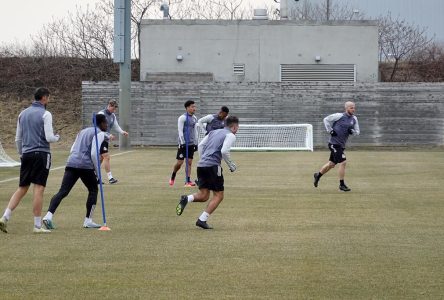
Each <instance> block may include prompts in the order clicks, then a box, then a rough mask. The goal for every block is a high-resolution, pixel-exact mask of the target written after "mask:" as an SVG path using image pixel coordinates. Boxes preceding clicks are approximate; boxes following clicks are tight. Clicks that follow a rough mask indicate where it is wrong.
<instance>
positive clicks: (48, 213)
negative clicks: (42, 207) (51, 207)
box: [43, 211, 53, 221]
mask: <svg viewBox="0 0 444 300" xmlns="http://www.w3.org/2000/svg"><path fill="white" fill-rule="evenodd" d="M52 216H53V214H52V212H50V211H48V212H47V213H46V215H45V216H44V217H43V219H44V220H50V221H52Z"/></svg>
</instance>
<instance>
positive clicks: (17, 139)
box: [15, 114, 22, 157]
mask: <svg viewBox="0 0 444 300" xmlns="http://www.w3.org/2000/svg"><path fill="white" fill-rule="evenodd" d="M20 116H21V114H20V115H19V117H18V118H17V129H16V130H15V145H16V147H17V152H18V154H19V155H20V157H21V156H22V130H21V128H20Z"/></svg>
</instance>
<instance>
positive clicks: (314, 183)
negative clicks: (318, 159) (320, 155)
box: [313, 173, 319, 187]
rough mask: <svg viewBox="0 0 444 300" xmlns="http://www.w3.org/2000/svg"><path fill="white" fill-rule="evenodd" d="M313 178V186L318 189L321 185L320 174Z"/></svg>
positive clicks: (315, 174)
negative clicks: (319, 184)
mask: <svg viewBox="0 0 444 300" xmlns="http://www.w3.org/2000/svg"><path fill="white" fill-rule="evenodd" d="M313 177H314V181H313V185H314V186H315V187H318V183H319V173H314V175H313Z"/></svg>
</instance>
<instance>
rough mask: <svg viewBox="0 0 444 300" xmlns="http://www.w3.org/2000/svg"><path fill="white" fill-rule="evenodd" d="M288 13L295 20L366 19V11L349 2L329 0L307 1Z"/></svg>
mask: <svg viewBox="0 0 444 300" xmlns="http://www.w3.org/2000/svg"><path fill="white" fill-rule="evenodd" d="M288 14H289V16H290V18H291V19H293V20H313V21H330V20H333V21H335V20H336V21H339V20H341V21H346V20H363V19H365V14H364V13H362V12H360V11H358V10H355V9H353V8H352V7H350V6H349V5H348V4H347V3H346V4H339V3H333V4H331V3H330V2H329V1H326V2H324V1H323V2H321V3H312V2H308V1H305V2H303V4H302V5H301V6H300V7H298V8H296V9H292V10H291V11H289V12H288Z"/></svg>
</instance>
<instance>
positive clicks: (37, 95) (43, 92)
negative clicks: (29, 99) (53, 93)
mask: <svg viewBox="0 0 444 300" xmlns="http://www.w3.org/2000/svg"><path fill="white" fill-rule="evenodd" d="M49 94H50V93H49V90H48V89H47V88H44V87H40V88H38V89H36V90H35V92H34V99H35V100H37V101H40V100H42V98H43V97H45V96H49Z"/></svg>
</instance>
